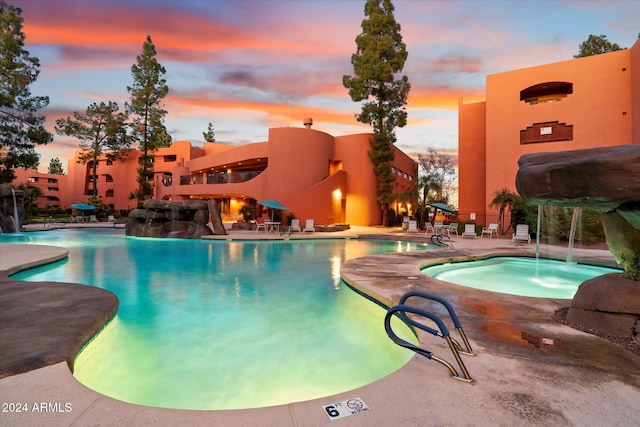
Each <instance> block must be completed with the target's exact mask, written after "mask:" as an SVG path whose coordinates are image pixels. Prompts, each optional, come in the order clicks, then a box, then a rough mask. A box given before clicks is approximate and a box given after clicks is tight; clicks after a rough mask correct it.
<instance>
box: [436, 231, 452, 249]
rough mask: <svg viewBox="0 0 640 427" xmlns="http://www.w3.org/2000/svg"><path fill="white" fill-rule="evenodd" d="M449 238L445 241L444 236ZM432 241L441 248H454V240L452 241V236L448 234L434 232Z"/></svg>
mask: <svg viewBox="0 0 640 427" xmlns="http://www.w3.org/2000/svg"><path fill="white" fill-rule="evenodd" d="M445 237H446V238H447V241H446V242H445V241H444V238H445ZM431 243H433V244H434V245H436V246H440V247H441V248H443V249H444V248H449V249H454V247H453V242H451V236H449V235H448V234H434V235H432V236H431Z"/></svg>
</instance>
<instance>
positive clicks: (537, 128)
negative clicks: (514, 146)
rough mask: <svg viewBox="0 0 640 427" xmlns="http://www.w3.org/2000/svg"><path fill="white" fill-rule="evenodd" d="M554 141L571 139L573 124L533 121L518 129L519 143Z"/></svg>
mask: <svg viewBox="0 0 640 427" xmlns="http://www.w3.org/2000/svg"><path fill="white" fill-rule="evenodd" d="M554 141H573V125H567V124H566V123H558V122H544V123H534V124H533V125H532V126H528V127H527V128H526V129H524V130H521V131H520V145H524V144H533V143H538V142H554Z"/></svg>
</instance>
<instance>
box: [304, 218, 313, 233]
mask: <svg viewBox="0 0 640 427" xmlns="http://www.w3.org/2000/svg"><path fill="white" fill-rule="evenodd" d="M304 231H311V232H315V231H316V227H315V225H314V222H313V220H312V219H308V220H307V222H306V224H305V226H304Z"/></svg>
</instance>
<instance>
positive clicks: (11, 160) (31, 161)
mask: <svg viewBox="0 0 640 427" xmlns="http://www.w3.org/2000/svg"><path fill="white" fill-rule="evenodd" d="M21 13H22V10H21V9H20V8H16V7H13V6H10V5H7V4H5V3H4V2H0V182H11V181H13V179H14V178H15V174H14V173H13V169H15V168H18V167H22V168H31V169H37V167H38V164H39V162H40V156H39V155H38V153H36V151H35V147H36V145H39V144H48V143H49V142H51V141H52V140H53V135H51V134H50V133H49V132H47V131H46V129H45V128H44V121H45V117H44V116H40V115H37V114H36V112H37V111H38V110H40V109H41V108H44V107H46V106H47V105H48V104H49V97H47V96H34V95H32V94H31V91H30V89H29V86H30V85H31V83H33V82H35V81H36V79H37V78H38V74H39V73H40V61H39V60H38V58H36V57H33V56H29V52H28V51H27V50H25V49H24V43H25V35H24V33H23V32H22V25H23V22H24V20H23V19H22V17H21Z"/></svg>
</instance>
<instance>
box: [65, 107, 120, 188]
mask: <svg viewBox="0 0 640 427" xmlns="http://www.w3.org/2000/svg"><path fill="white" fill-rule="evenodd" d="M118 110H119V108H118V104H117V103H116V102H111V101H109V102H108V103H106V104H105V103H104V102H101V103H100V104H96V103H95V102H94V103H93V104H91V105H89V106H88V107H87V109H86V111H85V112H84V113H79V112H77V111H75V112H74V113H73V118H71V117H67V118H66V119H58V120H56V132H57V133H58V134H59V135H67V136H73V137H74V138H77V139H79V140H80V141H81V142H80V148H81V149H82V150H84V151H82V153H80V155H79V156H78V163H82V164H87V163H88V162H91V166H92V167H91V177H92V178H91V180H92V182H93V192H92V194H93V195H94V196H97V195H98V175H97V168H98V158H99V157H101V156H103V155H104V156H105V157H106V158H107V160H110V161H115V160H118V159H120V158H122V157H123V156H124V155H125V154H126V150H127V149H128V148H129V146H130V145H131V142H130V138H129V136H128V135H127V130H126V122H127V120H128V118H129V116H128V113H126V112H124V113H118Z"/></svg>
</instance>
